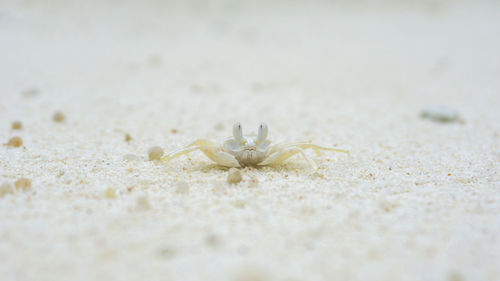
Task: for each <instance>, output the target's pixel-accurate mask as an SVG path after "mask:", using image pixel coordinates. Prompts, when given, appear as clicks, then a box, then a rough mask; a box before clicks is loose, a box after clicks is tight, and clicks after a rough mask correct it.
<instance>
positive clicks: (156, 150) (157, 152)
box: [148, 146, 163, 160]
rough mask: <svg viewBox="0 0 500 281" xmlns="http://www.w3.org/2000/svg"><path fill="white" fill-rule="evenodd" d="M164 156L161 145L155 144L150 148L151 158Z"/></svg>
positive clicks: (155, 158) (149, 154)
mask: <svg viewBox="0 0 500 281" xmlns="http://www.w3.org/2000/svg"><path fill="white" fill-rule="evenodd" d="M162 156H163V149H162V148H161V147H159V146H153V147H151V148H150V149H149V150H148V157H149V160H160V159H161V157H162Z"/></svg>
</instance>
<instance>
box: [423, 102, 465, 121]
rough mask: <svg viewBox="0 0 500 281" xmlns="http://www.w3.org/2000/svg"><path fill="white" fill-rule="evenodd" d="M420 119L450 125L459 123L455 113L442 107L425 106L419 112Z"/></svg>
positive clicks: (458, 117) (457, 115)
mask: <svg viewBox="0 0 500 281" xmlns="http://www.w3.org/2000/svg"><path fill="white" fill-rule="evenodd" d="M420 117H422V118H425V119H429V120H431V121H434V122H439V123H451V122H457V121H460V116H459V114H458V112H457V111H455V110H453V109H451V108H447V107H444V106H438V105H432V106H426V107H424V108H423V109H422V111H421V112H420Z"/></svg>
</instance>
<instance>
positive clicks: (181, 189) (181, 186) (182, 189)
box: [175, 181, 189, 194]
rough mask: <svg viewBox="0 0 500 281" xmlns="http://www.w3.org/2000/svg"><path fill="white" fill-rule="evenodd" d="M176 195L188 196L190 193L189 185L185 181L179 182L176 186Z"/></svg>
mask: <svg viewBox="0 0 500 281" xmlns="http://www.w3.org/2000/svg"><path fill="white" fill-rule="evenodd" d="M175 193H179V194H187V193H189V185H188V184H187V182H185V181H178V182H177V183H176V184H175Z"/></svg>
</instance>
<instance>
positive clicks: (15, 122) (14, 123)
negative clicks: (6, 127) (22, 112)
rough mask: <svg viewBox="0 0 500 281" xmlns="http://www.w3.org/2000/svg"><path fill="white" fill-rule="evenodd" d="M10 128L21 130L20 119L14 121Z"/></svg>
mask: <svg viewBox="0 0 500 281" xmlns="http://www.w3.org/2000/svg"><path fill="white" fill-rule="evenodd" d="M11 128H12V130H21V129H22V128H23V123H21V121H14V122H12V125H11Z"/></svg>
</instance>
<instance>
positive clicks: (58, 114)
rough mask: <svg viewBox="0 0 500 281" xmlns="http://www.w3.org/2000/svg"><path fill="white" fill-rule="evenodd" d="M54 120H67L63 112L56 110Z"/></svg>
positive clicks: (58, 121)
mask: <svg viewBox="0 0 500 281" xmlns="http://www.w3.org/2000/svg"><path fill="white" fill-rule="evenodd" d="M52 120H54V122H57V123H61V122H64V120H66V116H64V114H63V113H62V112H60V111H56V112H55V113H54V115H53V116H52Z"/></svg>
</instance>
